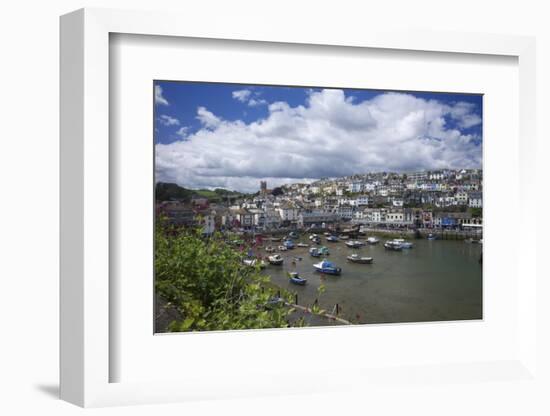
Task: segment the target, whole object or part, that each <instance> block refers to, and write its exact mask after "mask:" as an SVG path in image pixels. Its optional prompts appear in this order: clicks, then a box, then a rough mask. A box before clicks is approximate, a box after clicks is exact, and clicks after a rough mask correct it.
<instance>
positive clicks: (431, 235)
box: [426, 233, 437, 241]
mask: <svg viewBox="0 0 550 416" xmlns="http://www.w3.org/2000/svg"><path fill="white" fill-rule="evenodd" d="M426 239H428V240H430V241H431V240H436V239H437V236H436V235H435V234H432V233H430V234H428V236H427V237H426Z"/></svg>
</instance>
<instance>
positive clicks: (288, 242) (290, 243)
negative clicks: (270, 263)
mask: <svg viewBox="0 0 550 416" xmlns="http://www.w3.org/2000/svg"><path fill="white" fill-rule="evenodd" d="M283 245H284V246H285V247H286V248H287V249H289V250H292V249H293V248H294V241H292V240H285V241H284V242H283Z"/></svg>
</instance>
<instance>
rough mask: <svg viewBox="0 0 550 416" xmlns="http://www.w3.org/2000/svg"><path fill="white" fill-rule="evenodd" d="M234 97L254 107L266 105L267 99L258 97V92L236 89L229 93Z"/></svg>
mask: <svg viewBox="0 0 550 416" xmlns="http://www.w3.org/2000/svg"><path fill="white" fill-rule="evenodd" d="M231 95H232V96H233V98H234V99H236V100H237V101H240V102H241V103H246V104H247V105H248V106H249V107H256V106H258V105H267V104H268V103H267V101H266V100H264V99H262V98H259V96H260V93H258V92H254V93H253V92H252V91H251V90H237V91H233V92H232V93H231Z"/></svg>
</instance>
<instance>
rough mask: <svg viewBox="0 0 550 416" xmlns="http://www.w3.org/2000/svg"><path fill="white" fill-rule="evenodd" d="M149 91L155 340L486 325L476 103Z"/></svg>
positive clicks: (439, 98)
mask: <svg viewBox="0 0 550 416" xmlns="http://www.w3.org/2000/svg"><path fill="white" fill-rule="evenodd" d="M153 84H154V104H153V105H154V107H155V121H154V126H155V127H154V130H155V133H154V137H155V177H156V180H155V203H156V221H155V299H156V308H155V332H169V331H170V332H179V331H208V330H226V329H260V328H286V327H305V326H329V325H352V324H368V323H397V322H421V321H444V320H466V319H481V318H482V317H483V316H482V243H483V234H482V222H483V215H482V212H483V208H482V206H483V205H482V200H483V198H482V191H483V174H482V160H483V155H482V153H483V152H482V143H483V137H482V95H481V94H465V93H458V94H457V93H443V92H438V93H433V92H405V91H380V90H366V89H349V88H347V89H341V88H321V87H311V86H309V87H303V86H274V85H248V84H226V83H207V82H185V81H161V80H155V81H154V83H153ZM220 148H223V151H222V152H220V151H219V150H220ZM465 243H466V244H465ZM213 270H216V272H214V273H213V272H212V271H213Z"/></svg>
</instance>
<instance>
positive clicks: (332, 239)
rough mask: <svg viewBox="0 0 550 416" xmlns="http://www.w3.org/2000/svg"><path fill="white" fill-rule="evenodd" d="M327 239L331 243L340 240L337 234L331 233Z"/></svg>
mask: <svg viewBox="0 0 550 416" xmlns="http://www.w3.org/2000/svg"><path fill="white" fill-rule="evenodd" d="M327 241H329V242H331V243H337V242H338V237H336V236H335V235H329V236H328V237H327Z"/></svg>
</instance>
